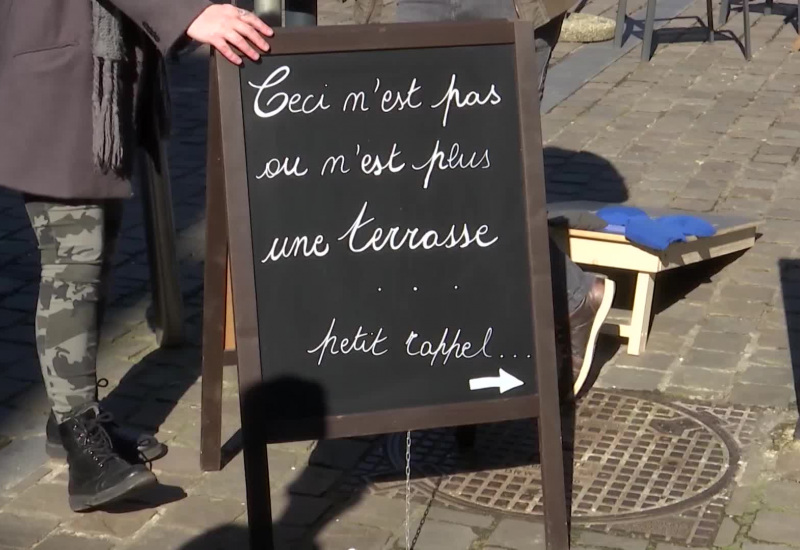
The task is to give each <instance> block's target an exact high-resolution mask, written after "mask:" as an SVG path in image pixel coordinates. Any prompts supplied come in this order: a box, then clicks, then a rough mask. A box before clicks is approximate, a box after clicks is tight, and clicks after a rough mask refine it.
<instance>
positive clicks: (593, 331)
mask: <svg viewBox="0 0 800 550" xmlns="http://www.w3.org/2000/svg"><path fill="white" fill-rule="evenodd" d="M615 291H616V287H615V285H614V281H612V280H611V279H607V278H605V277H601V276H599V275H598V276H596V277H595V280H594V282H593V283H592V285H591V288H590V290H589V292H588V293H587V294H586V297H585V298H584V299H583V302H582V303H581V305H580V306H578V308H577V309H576V310H575V311H573V312H572V313H570V315H569V328H570V344H571V357H572V376H573V395H574V396H575V398H579V397H582V396H583V395H585V394H586V392H587V391H589V389H591V384H592V383H594V381H595V380H596V379H597V375H598V373H599V370H600V368H601V367H602V365H599V364H595V362H594V352H595V348H596V347H597V337H598V335H599V333H600V328H601V327H602V326H603V323H605V321H606V319H607V318H608V314H609V312H610V311H611V304H612V303H613V302H614V293H615Z"/></svg>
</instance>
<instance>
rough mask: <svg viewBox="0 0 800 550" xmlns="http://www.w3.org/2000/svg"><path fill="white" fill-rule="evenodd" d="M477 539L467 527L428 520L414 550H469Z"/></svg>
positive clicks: (402, 540) (402, 541)
mask: <svg viewBox="0 0 800 550" xmlns="http://www.w3.org/2000/svg"><path fill="white" fill-rule="evenodd" d="M413 536H414V534H413V532H412V537H413ZM477 538H478V536H477V535H476V534H475V532H473V530H472V529H470V528H469V527H467V526H464V525H455V524H453V523H442V522H438V521H430V520H429V521H426V522H425V524H424V525H423V526H422V530H421V532H420V534H419V538H418V539H417V543H416V544H415V545H414V548H416V549H418V550H442V549H443V548H448V549H452V550H460V549H462V548H463V549H464V550H469V548H470V547H471V546H472V544H473V542H475V540H477ZM399 542H401V543H403V544H405V540H404V539H400V541H399ZM529 544H530V543H529Z"/></svg>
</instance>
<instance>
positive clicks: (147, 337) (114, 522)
mask: <svg viewBox="0 0 800 550" xmlns="http://www.w3.org/2000/svg"><path fill="white" fill-rule="evenodd" d="M632 4H636V3H632ZM640 5H641V4H638V5H631V6H629V8H630V10H631V11H634V10H637V9H639V7H640ZM614 9H615V4H613V3H612V2H611V0H594V1H592V2H590V3H589V4H588V6H587V8H586V10H585V11H588V12H592V13H603V14H606V15H611V16H612V17H613V10H614ZM704 9H705V2H695V3H694V4H692V5H691V6H690V7H689V9H688V10H686V11H685V12H684V13H683V14H682V16H681V18H679V19H677V20H675V21H672V22H671V23H669V24H668V25H667V26H666V27H665V29H666V30H664V31H662V32H661V33H660V35H661V36H662V37H663V38H664V40H665V41H670V43H668V44H666V43H662V44H661V45H659V47H658V51H657V52H656V55H655V57H654V58H653V60H652V62H651V63H649V64H640V63H639V62H638V57H639V52H638V50H634V51H631V52H630V53H628V54H627V55H625V56H623V57H622V58H621V59H620V60H619V61H617V62H616V63H614V64H613V65H612V66H611V67H609V68H608V69H606V70H604V71H603V72H602V73H600V74H598V75H596V76H595V77H594V78H592V79H591V81H590V82H589V83H587V84H586V85H585V86H583V87H582V88H581V89H580V90H579V91H578V92H577V93H575V94H574V95H572V96H571V97H569V98H568V99H567V100H566V101H564V102H563V103H561V104H560V105H558V106H557V107H556V108H555V109H553V110H552V111H551V112H550V113H548V114H547V115H546V116H545V117H544V120H543V124H544V130H545V139H546V141H547V143H546V147H547V150H546V160H547V166H548V174H549V181H548V185H549V188H548V195H549V198H550V199H552V200H564V199H572V198H581V199H598V200H610V201H620V202H629V203H632V204H635V205H652V206H672V207H677V208H682V209H687V210H693V211H704V212H712V211H713V212H717V213H726V212H735V213H742V214H747V215H752V216H758V217H760V218H761V219H763V220H764V224H763V226H762V228H761V232H762V233H763V235H762V237H761V238H760V240H759V242H758V244H757V245H756V247H755V248H754V249H753V250H751V251H749V252H748V253H746V254H744V255H742V256H741V257H738V258H736V259H735V261H733V262H732V263H729V262H723V263H715V264H714V265H711V266H702V267H700V268H698V269H691V270H683V271H679V272H675V273H674V274H669V275H665V276H663V277H660V278H659V280H658V283H657V287H656V290H657V313H656V316H655V321H654V325H653V332H652V335H651V338H650V341H649V345H648V350H647V352H646V354H644V355H642V356H641V357H633V356H629V355H627V354H625V349H624V346H623V347H622V348H620V349H616V348H617V347H618V344H617V345H615V342H613V341H611V340H607V341H605V342H604V343H603V348H604V352H606V353H608V355H610V357H611V358H610V360H609V362H608V364H607V365H606V367H605V369H604V371H603V374H602V376H601V378H600V380H599V383H598V386H600V387H606V388H621V389H628V390H641V391H644V392H660V393H662V394H664V395H666V396H667V397H671V398H681V399H687V398H689V399H701V400H704V401H708V402H714V403H719V404H722V405H741V406H744V405H748V406H749V405H752V406H755V407H756V408H757V409H758V410H759V411H761V412H762V413H763V415H762V416H761V417H760V418H762V422H761V425H760V426H759V434H760V435H759V437H760V439H758V443H757V444H756V445H755V446H753V447H752V448H750V449H749V450H747V452H746V453H745V454H744V455H743V457H742V468H740V471H739V474H738V475H737V477H736V479H735V481H734V484H735V486H736V488H735V490H734V491H733V493H732V497H731V498H730V500H729V501H728V503H727V507H726V515H727V517H726V519H725V521H724V522H723V524H722V528H721V529H720V531H719V534H718V535H717V539H716V541H715V546H716V547H720V548H742V549H743V550H774V549H778V548H787V547H790V546H800V527H798V525H800V505H799V504H798V502H800V448H797V447H796V446H795V445H794V444H792V443H791V442H790V439H791V437H790V435H791V429H792V428H793V426H794V420H795V418H796V413H795V412H794V410H793V405H792V404H793V401H794V392H793V389H792V374H791V367H790V365H791V360H792V354H793V351H794V353H795V354H796V353H798V352H797V350H798V349H800V347H798V346H799V345H800V255H798V250H797V249H798V246H800V243H798V241H797V234H798V233H800V208H799V207H800V185H798V181H799V180H800V167H798V164H797V161H798V150H799V149H800V99H798V96H797V95H796V88H797V86H798V85H800V57H798V56H800V54H792V53H791V52H790V50H789V46H790V44H791V42H792V40H793V39H794V37H795V32H794V30H793V28H792V27H791V25H786V24H785V21H784V16H781V15H770V16H761V15H760V13H759V11H760V10H759V9H758V7H756V9H755V10H754V11H755V12H756V13H755V14H754V17H753V20H754V25H753V31H752V32H753V40H754V59H753V61H752V62H751V63H747V62H745V61H744V59H743V57H742V54H741V51H740V50H739V47H738V45H737V44H736V42H735V41H733V40H721V39H720V40H718V42H717V43H716V44H714V45H708V44H703V43H700V42H699V41H698V40H699V39H700V38H702V35H703V33H702V32H698V28H697V27H696V26H695V27H691V28H690V27H689V25H691V24H694V25H696V21H695V20H693V19H691V18H692V17H702V16H703V11H704ZM776 9H778V10H780V9H784V10H786V12H787V13H788V9H789V7H783V8H781V6H780V5H778V6H777V7H776ZM348 10H349V6H348V5H345V6H342V5H340V4H339V2H336V1H334V0H328V1H326V2H321V15H322V19H323V21H325V22H334V23H341V22H346V21H347V20H348V17H349V11H348ZM391 12H392V5H391V2H388V3H387V6H386V12H385V16H386V17H387V18H388V17H391ZM726 29H736V31H737V32H739V31H740V29H741V15H735V16H734V17H732V18H731V21H730V22H729V24H728V25H727V26H726ZM739 34H741V33H740V32H739ZM583 48H586V46H578V45H575V44H561V45H559V47H558V49H557V51H556V56H555V58H556V61H558V62H561V61H563V60H565V59H568V58H569V56H572V55H578V54H580V52H581V51H582V50H583ZM558 70H559V69H558V64H556V66H555V68H554V69H553V72H554V73H555V72H556V71H558ZM172 75H173V80H174V88H173V92H174V96H175V103H176V105H175V125H176V126H175V137H174V140H173V143H172V149H171V163H172V164H171V170H172V178H173V193H174V201H175V212H176V219H177V225H178V230H179V237H180V239H179V241H180V242H179V253H180V259H181V275H182V288H183V292H184V297H185V300H186V324H187V337H188V340H189V344H188V345H187V346H185V347H184V348H182V349H180V350H177V351H160V350H157V348H156V345H155V341H154V338H153V336H152V333H151V331H150V329H149V327H148V323H147V320H146V313H147V306H148V303H149V302H148V300H149V298H148V294H147V284H148V283H147V281H148V270H147V264H146V252H145V242H144V236H143V229H142V222H141V208H140V207H139V204H138V203H137V202H136V200H134V201H131V203H130V205H129V208H128V210H127V213H126V223H125V229H124V234H123V238H122V240H121V242H120V250H119V253H118V257H117V262H116V263H117V267H118V269H117V271H116V279H115V283H114V294H113V296H114V300H113V301H112V311H111V313H110V315H109V318H108V326H107V328H106V330H105V333H104V335H103V349H102V354H101V360H100V370H101V375H102V376H104V377H106V378H108V379H109V381H110V385H109V387H108V388H107V389H104V390H102V392H103V395H107V404H108V407H109V408H111V409H112V410H113V411H114V412H115V413H116V415H117V416H118V417H120V418H122V419H124V420H126V421H127V422H130V423H132V424H136V425H139V426H141V427H143V428H148V429H151V430H152V431H156V432H157V433H158V435H159V437H161V438H163V439H165V440H167V441H168V442H169V443H170V445H171V452H170V454H169V455H168V456H167V457H166V458H165V459H164V460H161V461H159V462H158V463H156V464H155V466H154V467H155V469H156V471H157V473H158V474H159V477H160V480H161V481H162V483H163V487H162V488H161V489H160V490H159V491H158V492H156V493H154V494H148V495H146V496H144V497H143V498H142V500H141V501H139V502H134V503H131V504H129V505H126V507H125V508H121V509H119V510H114V511H112V512H101V513H92V514H86V515H76V514H73V513H71V512H70V511H69V509H68V506H67V502H66V487H65V483H66V472H65V467H64V465H63V464H59V463H55V462H50V461H47V459H46V457H45V456H44V453H43V435H42V434H43V426H44V420H45V415H46V409H47V405H46V399H45V396H44V392H43V390H42V387H41V380H40V375H39V374H38V368H37V363H36V356H35V351H34V348H33V315H32V311H33V308H34V304H35V296H36V280H37V264H36V255H35V249H34V246H33V236H32V234H31V231H30V230H29V228H28V226H27V221H26V218H25V212H24V209H23V208H22V205H21V203H20V201H19V199H18V198H17V197H16V196H14V195H12V194H9V193H5V192H2V193H0V239H1V240H0V243H2V244H0V434H2V435H0V488H4V490H3V491H0V550H6V549H11V548H14V549H29V548H37V549H56V548H61V549H64V550H68V549H71V548H82V549H88V550H94V549H110V548H115V549H138V548H157V549H164V550H167V549H177V548H187V549H200V548H203V549H205V548H244V547H246V542H245V538H246V533H245V531H244V527H245V526H246V512H245V506H244V504H243V502H244V479H243V477H244V476H243V470H242V464H241V458H240V457H239V458H237V459H234V460H233V461H232V462H231V463H230V464H228V466H227V467H226V468H225V469H224V470H223V471H222V472H219V473H205V474H203V473H201V472H200V471H199V469H198V459H197V456H198V455H197V448H198V442H199V395H200V381H199V365H200V353H199V348H198V347H197V346H198V344H199V340H200V323H201V309H202V257H203V241H204V235H203V231H204V212H203V211H204V202H203V200H204V195H203V193H204V191H203V178H204V163H205V160H204V153H205V149H204V147H205V101H206V78H207V74H206V71H205V61H204V57H203V55H202V52H200V53H198V54H195V55H193V56H191V57H189V58H187V59H185V60H184V61H183V62H182V63H180V64H178V65H176V66H174V67H173V70H172ZM237 415H238V405H237V396H236V373H235V370H232V369H228V370H227V371H226V373H225V389H224V417H223V426H224V429H225V436H226V437H228V436H231V435H232V434H234V432H235V431H236V429H237V427H238V416H237ZM3 436H6V437H3ZM9 438H10V442H9ZM369 447H370V444H369V441H365V440H345V441H336V442H326V443H324V444H320V445H319V446H316V445H314V443H312V442H308V443H295V444H287V445H276V446H272V447H271V448H270V450H269V454H270V466H271V472H272V475H273V479H272V481H273V498H274V505H275V510H274V515H275V517H276V518H280V527H279V530H278V535H279V538H280V540H282V541H284V540H294V539H296V538H297V537H298V536H300V535H302V534H303V533H308V532H311V533H313V534H315V535H316V544H317V547H318V548H320V549H331V550H334V549H336V550H338V549H343V550H346V549H348V548H357V549H359V550H365V549H372V548H374V549H383V548H401V547H402V545H403V540H402V522H403V514H404V510H403V504H402V502H401V501H395V500H390V499H384V498H379V497H373V496H362V497H361V499H360V500H359V501H358V502H350V503H342V502H338V501H334V500H333V499H332V498H331V497H330V496H329V493H328V489H329V488H330V487H332V486H333V485H334V484H335V483H336V482H337V481H338V480H339V479H340V478H341V475H342V472H343V471H345V470H346V469H347V468H349V467H350V466H351V465H352V464H354V463H355V462H357V461H358V459H359V457H360V456H361V455H363V454H364V453H365V452H366V451H367V450H368V449H369ZM312 450H313V453H312ZM411 512H412V518H413V519H414V520H415V521H416V522H418V521H419V519H420V518H421V517H422V515H423V508H422V507H420V506H418V505H416V504H415V505H414V506H413V507H412V510H411ZM309 525H311V526H312V527H310V528H309V527H308V526H309ZM414 525H416V523H415V524H414ZM542 536H543V535H542V529H541V526H540V525H539V524H536V523H530V522H527V521H522V520H520V519H513V518H509V517H504V516H500V515H496V516H495V515H487V514H481V513H478V512H469V511H467V512H463V511H462V512H455V511H447V510H443V509H440V508H438V507H437V508H434V509H433V511H432V512H431V513H430V514H429V515H428V516H427V519H426V522H425V525H424V528H423V529H422V531H421V535H420V538H419V540H418V543H417V546H416V547H417V548H419V549H420V550H422V549H427V548H430V549H441V550H450V549H454V550H456V549H459V550H460V549H467V548H472V549H478V548H505V549H520V550H521V549H523V548H524V549H527V548H531V547H538V546H539V545H541V541H542ZM573 539H574V542H575V546H576V547H580V548H587V549H588V548H611V549H620V550H627V549H631V550H645V549H649V550H653V549H655V550H671V549H672V548H673V546H671V545H670V544H668V543H663V542H661V543H657V542H656V541H655V540H653V541H648V540H646V539H643V538H628V537H622V536H617V535H608V534H600V533H596V532H593V531H588V530H584V529H582V528H580V527H576V528H575V529H574V532H573ZM184 545H185V546H184ZM787 545H788V546H787Z"/></svg>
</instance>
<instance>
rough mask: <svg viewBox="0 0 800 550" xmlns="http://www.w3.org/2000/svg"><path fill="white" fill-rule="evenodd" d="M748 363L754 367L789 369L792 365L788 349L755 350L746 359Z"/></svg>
mask: <svg viewBox="0 0 800 550" xmlns="http://www.w3.org/2000/svg"><path fill="white" fill-rule="evenodd" d="M748 361H749V362H750V363H754V364H756V365H769V366H777V367H781V366H785V367H790V366H791V364H792V356H791V352H790V351H789V350H788V349H768V348H764V349H757V350H755V351H754V352H753V353H752V354H750V357H748Z"/></svg>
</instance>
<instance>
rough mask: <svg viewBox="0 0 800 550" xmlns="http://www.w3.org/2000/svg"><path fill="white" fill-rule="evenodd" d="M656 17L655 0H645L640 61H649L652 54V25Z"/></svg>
mask: <svg viewBox="0 0 800 550" xmlns="http://www.w3.org/2000/svg"><path fill="white" fill-rule="evenodd" d="M655 19H656V0H647V15H646V16H645V21H644V37H643V39H642V61H650V58H651V57H652V56H653V26H654V25H655Z"/></svg>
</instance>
